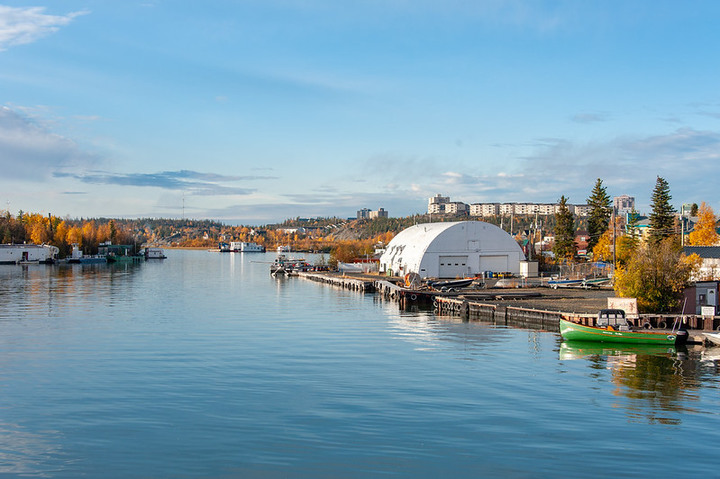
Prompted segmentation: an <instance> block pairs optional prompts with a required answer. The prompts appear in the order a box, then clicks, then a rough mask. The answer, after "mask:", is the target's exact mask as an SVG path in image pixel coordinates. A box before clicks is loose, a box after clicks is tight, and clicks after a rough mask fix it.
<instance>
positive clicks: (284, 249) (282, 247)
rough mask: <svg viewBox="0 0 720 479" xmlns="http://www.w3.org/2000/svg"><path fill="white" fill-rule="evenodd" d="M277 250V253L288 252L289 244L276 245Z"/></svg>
mask: <svg viewBox="0 0 720 479" xmlns="http://www.w3.org/2000/svg"><path fill="white" fill-rule="evenodd" d="M277 252H278V253H289V252H290V246H288V245H286V244H281V245H280V246H278V247H277Z"/></svg>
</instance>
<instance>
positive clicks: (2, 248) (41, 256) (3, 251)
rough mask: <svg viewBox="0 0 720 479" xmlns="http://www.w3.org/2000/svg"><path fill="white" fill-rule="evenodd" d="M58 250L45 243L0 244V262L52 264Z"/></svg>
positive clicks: (55, 259)
mask: <svg viewBox="0 0 720 479" xmlns="http://www.w3.org/2000/svg"><path fill="white" fill-rule="evenodd" d="M59 252H60V250H59V249H58V248H57V247H56V246H52V245H47V244H0V264H30V263H46V264H52V263H54V262H55V261H57V257H58V253H59Z"/></svg>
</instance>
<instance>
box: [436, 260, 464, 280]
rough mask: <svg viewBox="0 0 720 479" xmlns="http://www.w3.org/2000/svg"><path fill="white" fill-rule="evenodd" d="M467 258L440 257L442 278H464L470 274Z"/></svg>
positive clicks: (439, 270)
mask: <svg viewBox="0 0 720 479" xmlns="http://www.w3.org/2000/svg"><path fill="white" fill-rule="evenodd" d="M467 262H468V257H467V256H440V267H439V268H438V276H439V277H440V278H464V277H465V276H466V275H467V274H468V269H467V268H468V267H467Z"/></svg>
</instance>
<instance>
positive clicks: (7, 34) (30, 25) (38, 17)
mask: <svg viewBox="0 0 720 479" xmlns="http://www.w3.org/2000/svg"><path fill="white" fill-rule="evenodd" d="M87 13H89V12H87V11H79V12H73V13H68V14H67V15H48V14H46V13H45V8H44V7H9V6H7V5H0V51H3V50H7V49H8V47H11V46H15V45H23V44H27V43H32V42H34V41H36V40H38V39H39V38H42V37H44V36H47V35H50V34H51V33H54V32H56V31H57V30H58V29H59V28H60V27H63V26H65V25H68V24H69V23H70V22H71V21H72V20H73V19H75V18H76V17H78V16H80V15H85V14H87Z"/></svg>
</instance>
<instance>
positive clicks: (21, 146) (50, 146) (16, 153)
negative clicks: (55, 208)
mask: <svg viewBox="0 0 720 479" xmlns="http://www.w3.org/2000/svg"><path fill="white" fill-rule="evenodd" d="M97 161H98V158H97V157H95V156H94V155H92V154H90V153H87V152H85V151H83V150H82V149H81V148H80V147H79V146H78V145H77V144H76V143H75V142H74V141H72V140H70V139H68V138H65V137H63V136H61V135H58V134H55V133H52V132H51V131H49V130H48V129H47V128H45V127H44V126H43V125H41V124H39V123H37V122H35V121H33V120H31V119H29V118H27V117H25V116H23V115H20V114H19V113H17V112H15V111H13V110H11V109H10V108H8V107H0V166H2V170H3V176H4V177H5V178H6V179H26V180H43V179H45V178H48V177H49V176H50V172H51V171H53V170H54V169H58V168H64V167H71V166H80V165H82V166H90V165H93V164H95V163H96V162H97Z"/></svg>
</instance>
